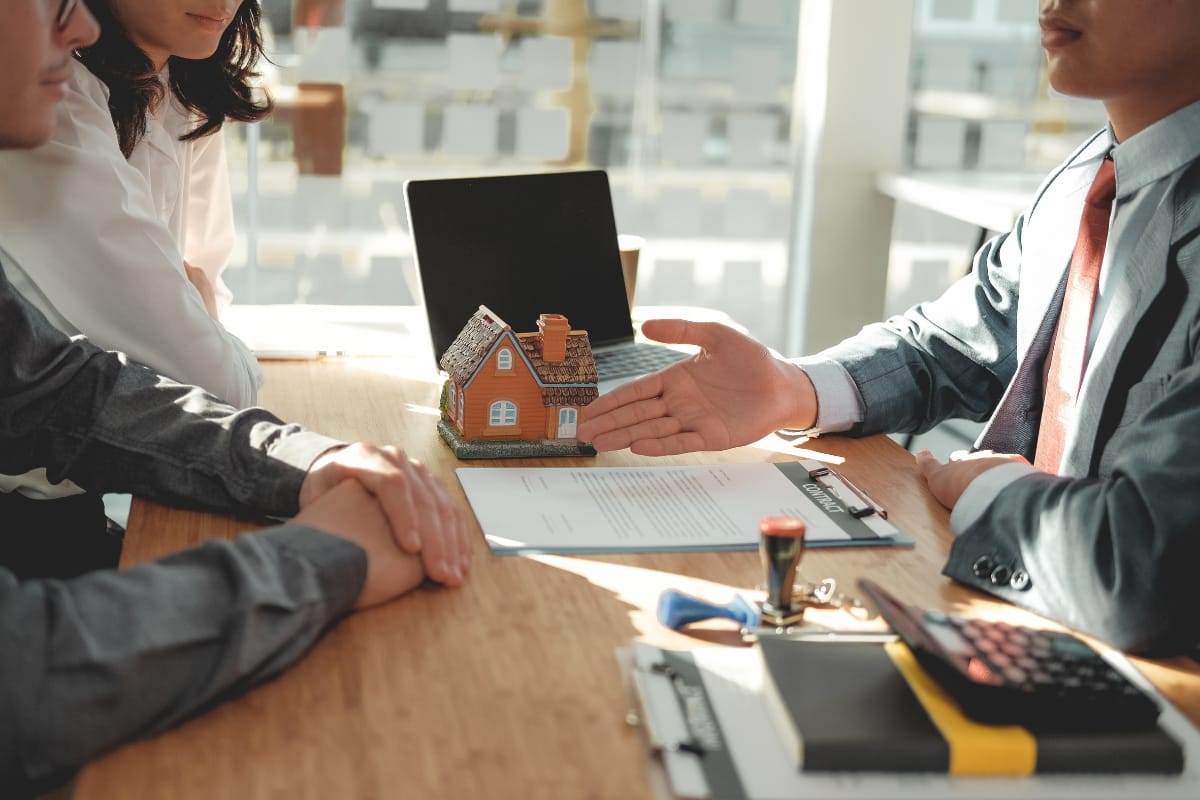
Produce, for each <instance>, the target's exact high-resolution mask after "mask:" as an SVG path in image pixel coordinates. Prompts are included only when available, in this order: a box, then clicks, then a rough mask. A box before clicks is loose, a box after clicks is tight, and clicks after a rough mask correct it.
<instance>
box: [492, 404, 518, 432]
mask: <svg viewBox="0 0 1200 800" xmlns="http://www.w3.org/2000/svg"><path fill="white" fill-rule="evenodd" d="M516 424H517V404H516V403H514V402H512V401H511V400H497V401H496V402H494V403H492V408H491V413H489V414H488V425H491V426H493V427H496V426H501V425H516Z"/></svg>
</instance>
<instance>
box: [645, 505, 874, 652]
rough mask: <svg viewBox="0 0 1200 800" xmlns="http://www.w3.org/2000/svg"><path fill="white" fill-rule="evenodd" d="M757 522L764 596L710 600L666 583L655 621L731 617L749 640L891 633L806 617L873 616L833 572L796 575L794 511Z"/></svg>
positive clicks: (799, 529)
mask: <svg viewBox="0 0 1200 800" xmlns="http://www.w3.org/2000/svg"><path fill="white" fill-rule="evenodd" d="M758 527H759V534H760V538H759V555H760V556H761V557H762V562H763V570H764V572H765V576H766V585H765V587H764V588H765V590H766V598H765V599H764V600H762V601H754V600H749V599H747V598H746V597H745V596H743V595H740V594H739V595H735V596H734V598H733V599H732V600H731V601H729V602H728V603H723V604H721V603H710V602H708V601H707V600H701V599H700V598H698V597H693V596H692V595H689V594H685V593H683V592H679V591H675V590H671V589H668V590H667V591H665V592H663V593H662V595H660V597H659V600H658V619H659V622H661V623H662V624H664V625H666V626H667V627H669V628H673V629H675V630H678V629H680V628H683V627H685V626H687V625H691V624H692V623H695V622H700V621H703V620H708V619H714V618H725V619H731V620H734V621H735V622H737V623H738V624H739V625H740V627H741V634H742V638H743V639H744V640H746V641H749V642H753V641H756V640H758V639H760V638H763V637H765V636H781V637H786V638H792V639H800V638H835V637H836V638H839V639H844V638H847V637H850V636H853V637H854V638H866V639H871V640H876V639H878V640H886V639H892V638H895V635H894V634H892V633H891V632H890V630H888V629H887V628H886V626H882V627H881V628H880V629H879V630H878V631H876V630H869V629H864V630H857V629H855V630H848V629H841V628H839V627H833V626H829V625H825V624H820V623H818V622H816V621H814V620H812V619H811V618H810V619H806V618H805V613H806V612H808V611H811V610H818V609H819V610H829V611H840V612H844V613H846V614H848V615H849V619H850V620H851V621H852V622H859V623H862V622H867V621H869V620H871V619H872V616H871V614H870V612H869V611H868V610H867V608H866V606H864V605H863V604H862V602H861V601H860V600H859V599H858V598H857V597H853V596H851V595H847V594H845V593H844V592H839V591H838V585H837V581H836V580H835V579H834V578H824V579H822V580H820V581H817V582H815V583H810V582H806V581H804V580H802V579H801V578H800V576H799V574H798V572H797V569H798V567H799V565H800V559H801V557H802V556H803V554H804V522H803V520H800V519H796V518H795V517H764V518H763V519H762V520H761V521H760V522H759V526H758ZM810 617H811V615H810Z"/></svg>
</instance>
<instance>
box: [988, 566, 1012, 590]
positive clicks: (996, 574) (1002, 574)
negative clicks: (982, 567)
mask: <svg viewBox="0 0 1200 800" xmlns="http://www.w3.org/2000/svg"><path fill="white" fill-rule="evenodd" d="M1011 576H1012V569H1011V568H1010V567H1006V566H1004V565H1003V564H1001V565H1000V566H998V567H996V568H995V569H994V570H992V574H991V575H988V580H990V581H991V582H992V583H993V584H995V585H996V586H1005V585H1007V584H1008V579H1009V578H1010V577H1011Z"/></svg>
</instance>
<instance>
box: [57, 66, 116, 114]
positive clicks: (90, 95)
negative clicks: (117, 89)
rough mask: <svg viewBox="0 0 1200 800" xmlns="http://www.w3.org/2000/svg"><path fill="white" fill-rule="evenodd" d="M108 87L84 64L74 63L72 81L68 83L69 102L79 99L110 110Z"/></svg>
mask: <svg viewBox="0 0 1200 800" xmlns="http://www.w3.org/2000/svg"><path fill="white" fill-rule="evenodd" d="M108 95H109V91H108V86H106V85H105V84H104V81H102V80H100V79H99V78H98V77H96V75H95V74H93V73H92V71H91V70H90V69H88V68H87V67H85V66H84V65H83V63H82V62H80V61H78V60H75V61H73V63H72V69H71V79H70V80H68V81H67V100H70V99H72V98H77V99H79V100H86V101H88V102H90V103H93V104H97V105H101V106H103V107H104V108H108Z"/></svg>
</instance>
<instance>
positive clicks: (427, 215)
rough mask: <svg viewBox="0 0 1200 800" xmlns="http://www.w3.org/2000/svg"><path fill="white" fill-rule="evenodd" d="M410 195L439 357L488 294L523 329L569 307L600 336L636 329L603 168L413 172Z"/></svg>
mask: <svg viewBox="0 0 1200 800" xmlns="http://www.w3.org/2000/svg"><path fill="white" fill-rule="evenodd" d="M405 195H406V200H407V205H408V220H409V226H410V230H411V231H412V236H413V244H414V247H415V251H416V260H417V270H418V273H419V275H420V278H421V291H422V294H423V295H424V302H425V312H426V314H427V315H428V318H429V328H430V334H431V337H432V340H433V352H434V357H435V358H439V357H440V356H441V354H442V353H444V352H445V351H446V350H447V348H449V346H450V344H451V342H453V341H454V338H455V337H456V336H457V335H458V333H459V332H460V331H461V330H462V328H463V326H464V325H466V323H467V320H469V319H470V317H471V315H472V314H474V313H475V311H476V310H477V309H478V308H479V306H480V305H481V304H482V305H486V306H487V307H488V308H490V309H492V310H493V311H495V312H496V313H497V314H499V315H500V317H501V318H502V319H503V320H504V321H505V322H507V323H508V324H509V325H511V326H512V328H513V330H514V331H516V332H518V333H522V332H528V331H534V330H537V319H538V315H539V314H562V315H564V316H566V318H567V319H568V321H569V322H570V323H571V327H572V328H574V329H577V330H586V331H588V334H589V338H590V339H591V341H592V343H593V345H601V344H607V343H609V342H615V341H620V340H630V339H632V338H633V324H632V322H631V321H630V314H629V305H628V302H627V300H626V299H625V283H624V278H623V277H622V273H621V256H620V253H619V251H618V248H617V230H616V223H615V221H614V219H613V209H612V197H611V195H610V194H609V187H608V175H607V174H605V173H604V172H603V171H599V170H592V171H583V172H550V173H539V174H531V175H501V176H494V177H480V178H451V179H440V180H411V181H409V182H408V183H407V184H406V186H405Z"/></svg>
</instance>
